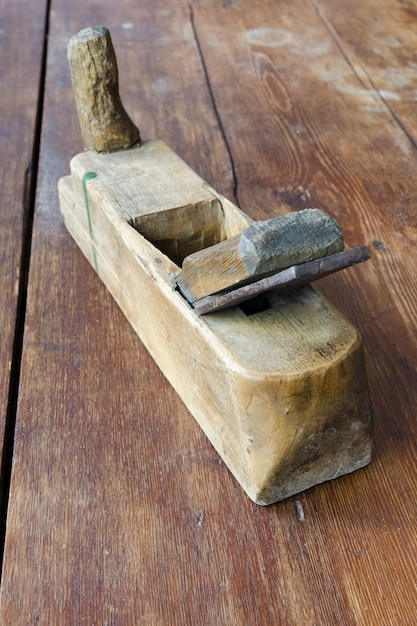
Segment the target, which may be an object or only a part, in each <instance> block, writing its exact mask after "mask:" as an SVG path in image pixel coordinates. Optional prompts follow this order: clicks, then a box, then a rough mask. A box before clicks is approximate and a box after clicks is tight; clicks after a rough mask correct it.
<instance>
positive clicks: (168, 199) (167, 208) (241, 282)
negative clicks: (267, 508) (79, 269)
mask: <svg viewBox="0 0 417 626" xmlns="http://www.w3.org/2000/svg"><path fill="white" fill-rule="evenodd" d="M68 55H69V62H70V68H71V75H72V81H73V87H74V93H75V99H76V104H77V111H78V115H79V119H80V124H81V131H82V135H83V140H84V145H85V147H86V151H85V152H83V153H82V154H79V155H77V156H75V157H74V158H73V159H72V161H71V175H70V176H67V177H65V178H62V179H61V180H60V181H59V197H60V206H61V211H62V214H63V216H64V219H65V223H66V226H67V228H68V230H69V232H70V233H71V235H72V236H73V238H74V239H75V241H76V242H77V244H78V245H79V247H80V248H81V250H82V251H83V253H84V254H85V256H86V257H87V259H88V260H89V261H90V263H91V264H92V265H93V267H94V269H95V270H96V272H97V274H98V275H99V277H100V278H101V280H102V281H103V282H104V283H105V285H106V286H107V288H108V289H109V290H110V292H111V293H112V295H113V297H114V298H115V300H116V301H117V303H118V304H119V306H120V307H121V309H122V310H123V312H124V313H125V315H126V317H127V319H128V320H129V322H130V323H131V324H132V326H133V328H134V329H135V331H136V332H137V334H138V335H139V337H140V338H141V340H142V341H143V343H144V345H145V346H146V348H147V349H148V350H149V352H150V353H151V355H152V356H153V358H154V359H155V361H156V362H157V364H158V365H159V367H160V368H161V370H162V372H163V373H164V374H165V376H166V377H167V379H168V380H169V381H170V383H171V384H172V385H173V387H174V388H175V389H176V391H177V392H178V393H179V395H180V397H181V398H182V400H183V401H184V403H185V404H186V406H187V407H188V409H189V410H190V412H191V413H192V414H193V415H194V417H195V418H196V420H197V421H198V423H199V424H200V426H201V427H202V429H203V430H204V432H205V433H206V435H207V436H208V438H209V439H210V441H211V442H212V444H213V446H214V447H215V448H216V450H217V451H218V453H219V454H220V455H221V457H222V458H223V460H224V461H225V463H226V464H227V466H228V467H229V469H230V470H231V472H232V473H233V474H234V476H235V477H236V479H237V480H238V481H239V483H240V484H241V485H242V487H243V488H244V489H245V491H246V492H247V494H248V495H249V496H250V497H251V498H252V499H253V500H254V501H255V502H257V503H259V504H270V503H272V502H276V501H278V500H282V499H283V498H286V497H289V496H291V495H293V494H296V493H298V492H300V491H302V490H304V489H307V488H309V487H311V486H313V485H316V484H318V483H321V482H323V481H326V480H329V479H333V478H336V477H338V476H341V475H343V474H346V473H348V472H352V471H354V470H356V469H358V468H361V467H363V466H365V465H366V464H367V463H369V461H370V459H371V447H372V418H371V416H372V412H371V407H370V402H369V395H368V386H367V379H366V373H365V368H364V360H363V349H362V342H361V338H360V336H359V333H358V332H357V330H356V329H355V328H354V327H353V326H352V325H351V324H350V323H349V322H348V321H347V320H346V319H345V318H344V317H343V316H342V315H341V314H340V313H339V312H338V311H336V310H335V309H334V307H333V306H331V304H329V302H328V301H327V300H326V299H325V298H323V297H322V296H321V295H320V294H319V293H318V292H317V291H316V290H315V289H314V288H313V287H311V285H310V284H309V283H310V282H311V281H312V280H314V279H316V278H318V277H320V276H321V275H327V274H328V273H330V272H332V271H337V270H338V269H341V268H342V267H346V266H348V265H352V264H354V263H357V262H360V261H363V260H366V259H367V258H368V257H369V251H368V250H367V248H357V249H354V250H344V246H343V237H342V233H341V231H340V227H339V225H338V224H337V223H336V222H335V220H334V219H333V218H331V217H330V216H329V215H328V214H326V213H324V212H323V211H320V210H318V209H306V210H305V211H301V212H299V213H293V214H292V213H290V214H289V215H288V216H283V217H279V218H273V219H272V220H266V221H265V222H254V221H253V220H251V219H250V218H249V217H248V216H247V215H245V214H244V213H243V212H242V211H241V210H240V209H239V208H238V207H236V206H235V205H234V204H233V203H231V202H230V201H228V200H227V199H226V198H224V197H223V196H221V195H220V194H218V193H217V192H216V191H215V190H214V189H213V188H212V187H210V185H208V184H207V183H206V182H205V181H203V180H202V179H201V178H200V177H199V176H198V175H197V174H196V173H195V172H194V171H193V170H191V169H190V168H189V167H188V166H187V165H186V164H185V163H184V162H183V161H182V160H181V159H180V157H179V156H177V155H176V154H175V153H174V152H173V151H172V150H171V149H170V148H169V147H168V146H167V145H166V144H164V143H163V142H162V141H155V140H151V141H143V140H141V137H140V133H139V131H138V129H137V128H136V126H135V125H134V124H133V122H132V121H131V119H130V118H129V116H128V115H127V113H126V111H125V110H124V108H123V106H122V103H121V101H120V97H119V92H118V75H117V65H116V59H115V55H114V50H113V47H112V43H111V39H110V35H109V32H108V31H107V29H105V28H102V27H99V28H88V29H85V30H83V31H81V32H80V33H79V34H78V35H76V36H75V37H73V38H72V39H71V41H70V44H69V48H68ZM306 283H307V284H306ZM291 285H293V287H292V288H291ZM294 285H296V287H295V288H294ZM300 285H301V286H300ZM260 294H262V296H260ZM132 436H135V434H134V433H132Z"/></svg>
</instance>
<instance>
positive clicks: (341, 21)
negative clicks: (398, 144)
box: [315, 0, 417, 145]
mask: <svg viewBox="0 0 417 626" xmlns="http://www.w3.org/2000/svg"><path fill="white" fill-rule="evenodd" d="M315 4H316V10H317V14H318V16H319V18H320V19H321V20H322V22H323V25H324V27H325V28H326V29H327V30H328V32H329V34H330V36H331V37H332V39H333V41H334V44H335V46H337V47H338V48H339V49H340V51H341V53H342V54H343V55H344V56H345V58H346V60H347V61H348V64H349V66H350V69H351V70H353V71H354V73H355V74H356V77H357V84H356V85H355V86H353V85H349V84H348V82H347V81H346V76H343V75H341V76H340V77H338V81H337V83H338V86H337V88H338V90H340V92H341V93H346V92H348V91H349V90H352V89H362V90H365V91H368V92H370V93H372V94H373V96H374V97H373V102H372V103H370V104H369V105H368V107H366V109H365V110H364V114H365V115H367V116H369V117H372V115H373V114H374V113H378V112H385V113H387V114H388V116H390V117H391V121H392V123H393V124H394V125H398V126H400V128H402V129H403V131H404V133H405V134H406V135H407V136H408V137H409V140H410V141H411V142H412V143H413V144H414V145H416V143H417V113H416V106H415V102H416V90H415V73H416V61H415V50H416V47H417V33H416V29H415V24H416V20H417V8H416V6H415V3H413V2H395V0H384V2H383V3H382V2H378V0H368V1H367V2H366V4H365V5H362V4H361V3H360V2H359V1H358V0H348V1H347V2H343V5H341V4H340V2H337V0H318V1H317V2H316V3H315ZM392 16H394V18H392ZM392 19H394V22H393V21H392Z"/></svg>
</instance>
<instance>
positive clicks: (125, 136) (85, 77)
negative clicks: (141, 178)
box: [68, 26, 140, 152]
mask: <svg viewBox="0 0 417 626" xmlns="http://www.w3.org/2000/svg"><path fill="white" fill-rule="evenodd" d="M68 61H69V66H70V71H71V79H72V85H73V89H74V95H75V102H76V106H77V112H78V117H79V120H80V126H81V134H82V137H83V141H84V146H85V148H86V149H87V150H93V151H95V152H114V151H116V150H123V149H125V148H128V147H129V146H132V145H133V144H135V143H137V142H138V141H140V134H139V130H138V128H137V127H136V126H135V124H134V123H133V122H132V120H131V119H130V117H129V116H128V114H127V113H126V111H125V109H124V107H123V104H122V101H121V99H120V95H119V77H118V70H117V61H116V55H115V53H114V49H113V44H112V41H111V37H110V33H109V31H108V29H107V28H104V27H103V26H98V27H94V28H85V29H84V30H81V31H80V32H79V33H78V34H77V35H75V36H74V37H72V38H71V40H70V42H69V45H68Z"/></svg>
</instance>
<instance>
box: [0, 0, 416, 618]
mask: <svg viewBox="0 0 417 626" xmlns="http://www.w3.org/2000/svg"><path fill="white" fill-rule="evenodd" d="M137 4H138V3H133V2H132V3H130V2H125V3H123V15H121V13H120V11H119V10H118V9H116V8H115V6H114V3H110V2H109V1H105V2H101V3H100V5H95V7H94V16H92V8H91V7H89V5H88V4H87V3H81V2H78V1H76V2H74V1H73V2H71V3H68V2H65V1H64V0H55V1H54V2H53V12H52V17H53V21H52V29H51V36H50V45H51V48H50V59H49V66H48V68H49V73H48V89H47V99H46V107H45V125H44V132H43V149H42V162H41V178H40V188H39V195H38V205H37V216H36V222H35V232H34V248H33V256H32V268H31V276H30V289H29V306H28V320H27V333H26V339H25V350H24V359H23V369H22V381H21V396H20V404H19V414H18V417H19V421H18V429H17V432H16V449H15V462H14V474H13V482H12V490H11V499H10V505H9V523H8V533H7V541H6V552H5V562H4V575H3V584H2V605H1V613H0V617H1V621H2V623H4V624H6V625H7V624H13V625H14V624H19V623H34V622H35V623H36V622H37V623H39V624H72V623H84V622H86V623H96V622H98V623H106V622H107V623H114V624H116V623H141V622H143V623H148V624H182V623H185V624H187V623H197V624H223V623H227V624H242V625H243V624H265V623H268V624H269V623H271V624H272V623H288V624H310V623H321V624H333V623H335V624H357V623H374V624H381V623H393V624H395V623H406V622H407V620H408V622H410V623H413V622H414V621H416V619H417V614H416V603H415V585H414V583H415V577H416V565H415V558H414V554H415V549H416V545H415V542H416V539H415V533H414V525H413V519H414V518H415V516H416V513H417V511H416V506H417V505H416V503H415V498H414V497H413V493H414V490H415V486H416V463H415V459H416V446H415V441H416V432H415V429H416V426H415V420H414V413H415V406H416V391H415V383H414V381H415V363H416V362H417V361H416V357H417V348H416V340H415V337H416V332H415V331H416V328H415V326H416V321H415V319H414V315H413V313H414V309H415V304H416V303H415V295H414V294H415V293H416V290H415V288H414V281H415V277H414V275H413V273H412V268H410V265H409V263H408V262H407V258H409V257H408V255H407V254H406V251H408V250H410V249H412V247H413V246H414V245H415V229H414V227H413V225H412V222H408V223H405V222H402V221H401V219H400V217H399V213H398V212H393V211H392V210H391V209H392V206H393V204H394V203H395V202H396V201H398V199H399V198H401V199H402V201H403V206H404V207H405V208H404V211H405V214H406V215H412V213H411V212H410V211H411V209H410V207H411V200H410V198H412V197H413V195H412V193H413V190H412V188H413V180H415V178H416V173H417V172H416V171H415V170H416V166H415V163H414V161H415V158H414V156H415V153H414V148H413V147H412V146H411V145H410V143H409V141H408V139H407V138H406V137H405V135H404V133H403V132H402V131H401V130H400V129H399V128H398V126H393V125H392V124H391V119H392V118H391V117H390V116H389V115H388V114H386V113H385V112H384V111H379V112H376V113H375V115H374V114H373V115H372V118H371V120H370V119H369V117H367V116H363V105H368V104H370V103H372V102H373V98H374V94H372V93H370V92H367V90H364V89H362V90H361V89H357V90H355V91H354V93H352V94H351V95H350V96H349V97H345V96H344V95H343V96H342V95H341V94H340V93H339V91H338V89H337V88H336V85H335V84H334V81H335V80H336V79H337V76H339V72H343V74H342V75H343V76H345V81H346V82H349V81H351V82H352V84H354V85H357V78H356V77H355V75H354V73H352V74H349V73H348V70H347V69H346V60H345V58H344V57H343V55H341V54H340V50H339V49H338V47H337V46H335V44H334V40H333V39H332V37H331V36H330V35H329V32H328V30H327V29H326V28H325V26H324V25H323V23H322V20H321V19H320V18H319V17H318V15H317V12H316V10H315V9H314V7H313V6H312V4H311V3H310V2H307V0H306V1H304V2H301V1H296V2H294V3H286V2H285V3H284V2H276V1H275V2H270V3H268V2H265V3H262V4H261V5H259V4H258V3H253V4H249V3H245V6H244V7H242V5H241V4H240V3H234V2H220V1H219V2H215V1H214V0H211V1H210V2H209V1H208V0H207V1H206V2H199V3H198V4H195V5H194V6H193V10H192V12H191V14H190V11H189V8H188V6H186V5H185V3H184V4H180V3H178V2H173V1H172V2H166V1H165V2H164V3H163V4H162V3H159V2H155V1H152V2H151V1H150V0H149V1H148V2H142V3H140V6H137ZM363 4H366V3H363ZM392 15H395V7H394V13H393V12H391V16H392ZM92 22H93V23H96V24H97V23H100V22H101V23H104V24H105V25H106V26H108V27H109V28H110V29H111V31H112V34H113V40H114V43H115V46H116V50H117V51H118V55H119V58H120V77H121V88H122V91H123V90H124V91H125V93H124V94H123V93H122V96H123V100H124V102H125V104H126V108H127V110H128V112H129V113H130V115H131V117H132V118H133V119H134V120H135V121H136V120H138V121H139V127H140V128H141V130H142V133H143V134H145V136H148V137H152V136H153V137H160V138H162V139H165V140H166V141H167V143H168V144H170V145H171V146H172V147H173V148H174V149H175V150H176V151H177V152H178V153H179V154H180V155H181V156H183V157H184V158H185V160H186V161H187V162H189V163H190V165H191V166H192V167H193V168H195V169H196V170H197V171H198V172H199V173H200V174H201V175H202V177H203V178H205V179H207V180H208V181H209V182H210V183H211V184H212V185H213V186H214V187H215V188H217V189H219V191H221V192H222V193H224V194H225V195H226V196H228V195H230V193H228V190H229V191H230V192H233V190H234V182H236V183H237V193H238V197H239V199H240V202H241V205H242V208H244V209H245V210H246V211H247V212H250V213H251V215H252V217H256V218H257V219H263V218H269V217H273V216H274V215H277V214H282V213H283V212H284V210H286V209H287V207H286V206H285V203H288V204H289V205H291V206H294V207H295V208H304V206H305V205H306V204H307V205H310V206H320V207H321V208H323V209H325V210H329V212H331V213H332V214H333V215H334V216H335V217H336V218H337V219H338V221H339V222H340V224H341V226H342V230H343V232H344V233H346V240H347V244H348V245H349V246H353V245H359V244H361V243H364V242H379V243H375V246H374V249H373V255H372V260H371V261H370V262H368V263H367V264H364V266H363V267H360V268H357V269H354V270H349V272H347V273H346V274H345V275H344V276H343V277H340V276H338V277H337V278H329V279H326V281H327V282H326V284H325V288H324V291H326V293H328V295H329V298H330V299H331V300H332V302H333V303H335V304H336V305H337V306H338V307H339V308H341V309H343V311H344V312H346V314H348V315H349V317H350V318H351V319H352V320H353V321H354V322H355V324H356V325H358V326H359V327H360V328H361V330H362V332H363V335H364V340H365V345H366V346H367V349H368V354H369V358H368V370H369V375H370V383H371V391H372V396H373V400H374V404H375V408H376V411H375V413H376V454H375V459H374V461H373V464H371V466H370V467H369V468H367V469H366V470H363V471H361V472H359V473H356V474H355V475H352V476H348V477H344V478H341V479H338V480H337V481H333V482H331V483H327V484H325V485H322V486H320V487H317V488H314V489H312V490H310V491H309V492H306V493H304V494H302V495H301V496H300V497H298V498H297V499H296V500H295V501H294V500H287V501H284V502H282V503H281V504H279V505H278V506H274V507H269V508H262V509H260V508H259V507H257V506H256V505H254V504H252V503H251V502H250V501H249V500H248V499H246V498H245V497H244V496H243V495H242V491H241V489H240V487H238V486H237V484H236V483H235V481H234V480H233V479H232V478H231V476H230V475H229V473H228V471H227V470H226V468H225V467H224V465H222V463H221V462H220V461H219V458H218V457H217V455H216V454H215V453H214V452H213V449H212V448H211V447H210V445H209V444H208V442H207V440H206V439H205V437H204V436H203V435H202V433H201V432H200V430H199V429H198V426H197V425H196V424H195V423H194V420H193V419H192V418H191V416H190V415H189V414H188V413H187V412H186V411H185V409H184V407H183V406H182V405H181V403H180V402H179V400H178V398H177V396H176V395H175V394H174V392H173V391H172V390H171V388H170V387H169V386H168V385H167V384H166V383H165V381H164V379H163V378H162V376H161V374H160V373H159V371H158V370H157V369H156V367H155V365H154V363H153V361H152V360H151V359H150V357H149V356H148V354H147V353H146V351H145V350H144V348H143V346H142V345H141V344H140V343H139V341H137V339H136V338H135V335H134V333H133V331H131V330H130V327H129V325H128V324H127V323H125V322H124V319H123V316H122V314H121V313H120V311H119V310H118V308H117V306H116V305H115V304H114V302H113V301H112V300H111V299H110V298H109V296H108V295H107V293H106V291H105V289H104V288H102V286H101V285H100V283H99V281H98V280H97V279H96V276H95V275H94V273H93V272H92V271H90V269H89V268H88V265H87V263H86V262H85V261H84V260H83V258H82V257H81V255H79V253H78V250H77V248H76V246H75V245H73V244H72V242H71V241H70V239H69V238H68V236H67V234H66V232H65V230H64V227H63V225H62V222H61V219H60V217H59V214H58V201H57V191H56V182H57V179H58V178H59V176H61V175H63V174H65V173H66V172H67V168H68V160H69V158H70V156H72V155H73V154H76V153H78V152H80V151H81V149H82V146H81V140H80V139H79V131H78V128H77V120H76V114H75V108H74V107H73V105H72V96H71V91H70V84H69V73H68V72H67V69H66V60H65V56H66V52H65V47H66V43H67V41H68V39H69V37H70V36H71V35H72V34H74V33H75V32H77V31H78V30H79V29H80V28H82V27H85V26H86V25H88V24H89V23H90V24H91V23H92ZM123 24H124V27H123ZM395 24H396V22H395V19H393V20H392V23H391V26H390V27H391V28H392V29H395ZM277 31H278V32H277ZM195 36H196V37H197V41H196V39H195ZM197 43H198V45H197ZM138 47H139V48H140V52H138ZM119 50H120V52H119ZM199 51H201V53H202V55H203V59H204V64H205V69H206V73H207V76H208V78H209V80H210V87H211V93H212V94H213V97H214V102H215V104H216V107H217V110H216V112H217V115H218V119H219V120H220V121H221V124H222V128H223V129H224V133H225V135H224V136H225V138H226V140H227V147H228V149H229V152H230V155H231V156H232V159H233V168H234V172H235V174H236V180H235V181H234V180H233V175H232V174H233V169H232V167H231V165H230V162H229V161H228V151H227V150H226V149H225V144H224V137H223V136H222V133H221V132H220V129H219V126H218V125H217V120H216V116H215V115H214V113H213V110H212V108H211V99H210V94H209V92H208V90H207V85H206V83H205V75H204V71H203V67H202V65H201V60H200V58H199V55H198V52H199ZM306 51H307V52H306ZM140 67H141V68H145V69H143V71H142V72H140V70H139V69H138V68H140ZM237 76H238V77H239V80H237V78H236V77H237ZM123 77H124V78H123ZM138 85H139V90H138ZM139 113H140V115H139ZM144 131H147V132H144ZM201 146H203V150H201ZM373 146H377V149H372V148H373ZM202 151H203V155H204V157H202ZM387 180H388V181H389V185H386V181H387ZM232 199H233V198H232Z"/></svg>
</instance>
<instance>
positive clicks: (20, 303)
mask: <svg viewBox="0 0 417 626" xmlns="http://www.w3.org/2000/svg"><path fill="white" fill-rule="evenodd" d="M50 12H51V0H46V5H45V20H44V26H43V33H42V52H41V63H40V73H39V81H38V85H39V87H38V97H37V104H36V113H35V125H34V129H33V144H32V155H31V159H30V162H29V163H28V166H27V168H26V171H25V181H24V193H23V198H22V204H23V220H24V222H23V228H22V240H21V257H20V266H19V274H18V295H17V308H16V323H15V329H14V337H13V348H12V360H11V367H10V380H9V394H8V398H7V412H6V416H5V428H4V439H3V447H2V457H1V466H0V582H1V577H2V572H3V556H4V544H5V537H6V528H7V510H8V503H9V493H10V482H11V475H12V464H13V451H14V438H15V429H16V413H17V405H18V399H19V383H20V369H21V362H22V348H23V338H24V332H25V320H26V305H27V288H28V280H29V268H30V258H31V248H32V232H33V221H34V213H35V200H36V188H37V177H38V166H39V153H40V140H41V133H42V120H43V103H44V96H45V79H46V62H47V53H48V34H49V21H50Z"/></svg>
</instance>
